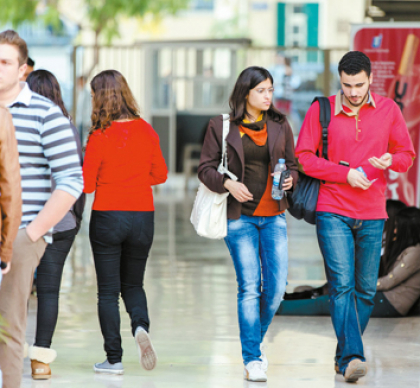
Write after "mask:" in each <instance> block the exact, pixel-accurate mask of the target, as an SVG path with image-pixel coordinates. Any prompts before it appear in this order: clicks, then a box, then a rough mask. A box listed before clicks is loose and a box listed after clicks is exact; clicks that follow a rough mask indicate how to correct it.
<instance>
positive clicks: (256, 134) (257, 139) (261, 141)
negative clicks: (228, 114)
mask: <svg viewBox="0 0 420 388" xmlns="http://www.w3.org/2000/svg"><path fill="white" fill-rule="evenodd" d="M239 131H240V132H241V137H242V136H243V135H248V136H249V137H250V138H251V140H252V141H253V142H254V143H255V144H256V145H257V146H260V147H262V146H263V145H265V143H267V124H266V125H264V128H263V129H261V130H260V131H253V130H252V129H249V128H246V127H244V126H242V125H240V126H239Z"/></svg>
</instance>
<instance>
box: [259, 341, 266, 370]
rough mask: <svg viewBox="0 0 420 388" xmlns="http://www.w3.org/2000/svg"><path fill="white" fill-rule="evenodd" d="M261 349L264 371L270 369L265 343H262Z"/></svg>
mask: <svg viewBox="0 0 420 388" xmlns="http://www.w3.org/2000/svg"><path fill="white" fill-rule="evenodd" d="M260 351H261V361H262V366H261V368H262V370H263V371H264V372H267V369H268V360H267V355H266V354H265V347H264V344H261V345H260Z"/></svg>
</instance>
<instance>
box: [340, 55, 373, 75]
mask: <svg viewBox="0 0 420 388" xmlns="http://www.w3.org/2000/svg"><path fill="white" fill-rule="evenodd" d="M343 71H344V73H346V74H347V75H356V74H359V73H360V72H361V71H364V72H365V73H366V74H367V76H368V77H369V76H370V72H371V67H370V59H369V57H368V56H367V55H366V54H363V53H362V52H360V51H349V52H348V53H347V54H346V55H344V57H343V58H341V61H340V63H339V64H338V74H340V75H341V73H342V72H343Z"/></svg>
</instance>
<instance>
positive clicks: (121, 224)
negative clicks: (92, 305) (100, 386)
mask: <svg viewBox="0 0 420 388" xmlns="http://www.w3.org/2000/svg"><path fill="white" fill-rule="evenodd" d="M153 231H154V212H153V211H150V212H140V211H97V210H93V211H92V216H91V219H90V228H89V238H90V243H91V245H92V251H93V257H94V261H95V269H96V276H97V283H98V315H99V323H100V326H101V331H102V335H103V337H104V349H105V352H106V355H107V359H108V361H109V362H110V363H112V364H114V363H116V362H121V358H122V353H123V351H122V347H121V335H120V325H121V320H120V311H119V297H120V294H121V297H122V299H123V301H124V304H125V308H126V310H127V313H128V314H129V315H130V319H131V329H132V333H133V335H134V333H135V330H136V329H137V327H138V326H141V327H143V328H144V329H145V330H147V331H148V330H149V316H148V312H147V300H146V293H145V292H144V289H143V278H144V272H145V269H146V261H147V257H148V255H149V250H150V247H151V246H152V242H153Z"/></svg>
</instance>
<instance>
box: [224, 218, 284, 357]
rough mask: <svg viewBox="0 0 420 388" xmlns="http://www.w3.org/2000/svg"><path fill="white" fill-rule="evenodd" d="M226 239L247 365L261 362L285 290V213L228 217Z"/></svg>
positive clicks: (243, 351) (243, 352) (243, 353)
mask: <svg viewBox="0 0 420 388" xmlns="http://www.w3.org/2000/svg"><path fill="white" fill-rule="evenodd" d="M225 242H226V245H227V247H228V248H229V252H230V254H231V256H232V260H233V264H234V266H235V271H236V280H237V282H238V319H239V330H240V338H241V344H242V358H243V360H244V364H245V365H246V364H248V363H249V362H251V361H261V358H260V357H261V352H260V344H261V342H262V341H263V339H264V336H265V333H266V332H267V329H268V326H269V325H270V323H271V321H272V319H273V317H274V314H275V313H276V311H277V309H278V307H279V306H280V303H281V301H282V299H283V295H284V292H285V290H286V282H287V262H288V253H287V229H286V216H285V214H281V215H278V216H273V217H249V216H244V215H241V217H240V218H239V219H237V220H228V234H227V237H226V238H225ZM261 275H262V276H261ZM261 277H262V279H261Z"/></svg>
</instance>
